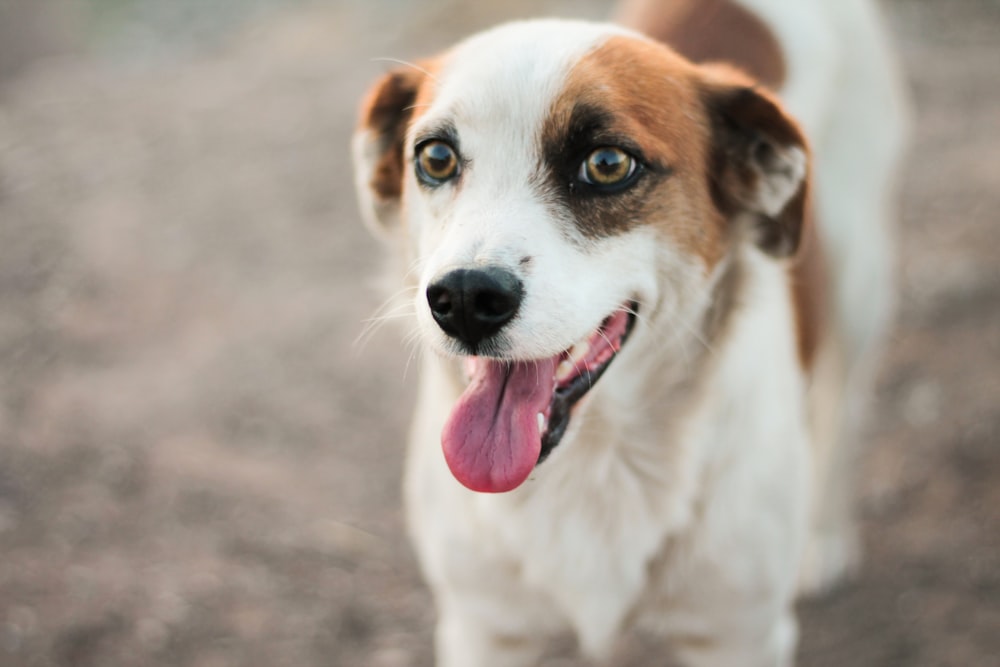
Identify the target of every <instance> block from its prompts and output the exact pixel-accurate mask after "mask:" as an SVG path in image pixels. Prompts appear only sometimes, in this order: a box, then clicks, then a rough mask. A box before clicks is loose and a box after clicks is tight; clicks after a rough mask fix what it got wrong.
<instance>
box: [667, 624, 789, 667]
mask: <svg viewBox="0 0 1000 667" xmlns="http://www.w3.org/2000/svg"><path fill="white" fill-rule="evenodd" d="M797 640H798V625H797V623H796V621H795V617H794V615H793V614H792V613H791V612H790V611H789V612H787V613H785V614H782V615H781V616H780V617H779V618H778V619H776V620H775V622H774V623H772V624H771V625H770V627H768V628H767V629H766V630H765V631H764V632H763V633H751V634H745V635H740V634H738V633H726V634H724V635H720V636H717V637H698V638H696V639H692V638H688V639H684V640H680V641H677V642H676V643H675V653H676V655H677V657H678V659H679V660H680V662H681V664H682V665H684V667H791V665H792V664H793V659H794V653H795V646H796V643H797Z"/></svg>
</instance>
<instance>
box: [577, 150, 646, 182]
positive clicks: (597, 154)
mask: <svg viewBox="0 0 1000 667" xmlns="http://www.w3.org/2000/svg"><path fill="white" fill-rule="evenodd" d="M635 168H636V162H635V159H634V158H633V157H632V156H631V155H629V154H628V153H626V152H625V151H623V150H622V149H620V148H614V147H610V146H609V147H605V148H598V149H597V150H595V151H594V152H592V153H591V154H590V155H588V156H587V159H586V160H584V162H583V164H581V165H580V174H579V176H578V178H579V179H580V180H581V181H583V182H584V183H587V184H589V185H596V186H598V187H613V186H616V185H622V184H624V183H625V182H626V181H627V180H628V178H629V177H630V176H632V174H634V173H635Z"/></svg>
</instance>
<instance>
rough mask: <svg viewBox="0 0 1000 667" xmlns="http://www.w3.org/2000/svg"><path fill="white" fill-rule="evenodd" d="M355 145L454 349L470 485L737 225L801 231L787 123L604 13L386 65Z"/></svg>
mask: <svg viewBox="0 0 1000 667" xmlns="http://www.w3.org/2000/svg"><path fill="white" fill-rule="evenodd" d="M354 149H355V161H356V166H357V180H358V186H359V192H360V197H361V200H362V208H363V212H364V213H365V215H366V217H367V219H368V221H369V222H370V223H371V224H372V225H373V226H375V227H376V228H378V229H380V230H384V231H386V232H388V233H389V234H392V235H395V236H396V237H397V238H402V239H405V244H406V246H407V247H408V249H409V253H410V257H409V259H410V260H411V261H412V276H413V277H415V280H416V283H417V285H416V286H417V290H416V302H415V306H416V316H417V321H418V326H419V328H420V335H421V337H422V339H423V340H424V341H425V342H426V343H427V345H428V346H429V347H431V348H433V349H434V350H436V351H437V352H439V353H441V354H444V355H447V356H458V357H463V358H464V367H465V369H466V372H467V374H468V377H469V387H468V388H467V390H466V391H465V393H464V394H463V395H462V397H461V399H459V401H458V404H457V405H456V406H455V408H454V411H453V412H452V416H451V418H450V419H449V421H448V424H447V425H446V427H445V431H444V433H443V436H442V441H443V444H444V448H445V455H446V458H447V460H448V463H449V465H450V467H451V469H452V471H453V472H454V473H455V475H456V477H457V478H458V479H459V481H461V482H462V483H464V484H465V485H466V486H469V487H470V488H473V489H475V490H481V491H506V490H509V489H511V488H514V487H516V486H518V485H519V484H520V483H521V482H522V481H523V480H524V479H525V478H526V477H527V475H528V474H529V473H530V471H531V469H532V468H533V467H534V466H535V465H536V463H537V462H538V461H540V460H541V459H542V458H544V457H545V456H546V455H547V454H548V453H549V452H550V451H551V449H552V448H553V447H555V445H556V444H558V442H559V441H560V439H561V438H562V436H563V434H564V433H565V431H566V428H567V426H568V424H569V419H570V415H571V411H572V409H573V408H574V406H575V405H576V403H577V402H578V401H579V399H580V398H581V397H582V396H583V395H584V394H586V393H587V391H588V390H589V389H590V387H591V386H592V385H593V383H594V382H595V381H596V379H597V378H598V377H600V375H601V374H602V373H603V372H604V370H605V369H606V368H607V367H608V365H609V364H610V363H611V362H612V360H613V359H614V357H615V356H616V355H617V354H618V352H619V351H622V350H626V349H628V348H631V347H639V345H640V338H642V337H645V338H650V339H651V338H652V337H654V336H656V335H657V331H656V330H657V326H656V325H657V323H658V322H662V321H664V320H665V319H667V320H674V323H673V324H672V325H668V328H667V331H675V330H676V329H677V328H678V326H686V327H690V326H691V325H692V323H697V321H698V317H699V314H700V313H701V312H703V311H704V310H705V309H707V308H708V306H709V304H708V300H709V299H708V296H709V295H710V294H711V292H712V285H713V282H714V281H715V280H716V279H717V278H718V275H719V272H720V267H721V266H724V265H725V264H726V262H727V258H729V257H730V256H731V254H732V252H733V249H734V247H736V246H737V245H738V244H741V243H756V244H757V245H758V246H759V247H760V248H761V249H763V250H764V251H765V252H767V253H769V254H772V255H776V256H783V255H787V254H790V253H791V252H793V251H794V250H795V248H796V246H797V244H798V238H799V233H800V225H801V221H802V214H803V207H804V201H805V187H804V183H805V172H806V163H807V161H806V152H805V147H804V142H803V140H802V137H801V135H800V133H799V132H798V130H797V129H796V127H795V126H794V124H792V123H791V122H790V121H789V120H788V119H787V118H786V117H785V116H784V114H783V113H782V112H781V110H780V109H779V107H778V106H777V105H776V104H775V102H774V101H773V100H772V99H771V98H770V97H769V96H767V95H766V94H764V93H761V92H759V91H757V90H755V89H754V88H753V86H752V85H751V84H750V83H749V82H748V81H747V80H746V79H745V78H743V77H741V76H740V75H738V74H736V73H735V72H731V71H728V70H725V69H722V68H698V67H695V66H694V65H692V64H690V63H688V62H687V61H685V60H683V59H682V58H680V57H679V56H677V55H676V54H674V53H673V52H671V51H670V50H668V49H666V48H665V47H662V46H659V45H657V44H654V43H652V42H650V41H648V40H645V39H643V38H641V37H638V36H636V35H634V34H631V33H628V32H625V31H622V30H620V29H617V28H614V27H611V26H606V25H595V24H586V23H577V22H560V21H537V22H530V23H517V24H510V25H507V26H503V27H501V28H498V29H495V30H493V31H490V32H487V33H483V34H480V35H478V36H475V37H473V38H471V39H469V40H467V41H466V42H464V43H462V44H460V45H459V46H457V47H456V48H454V49H452V50H451V51H449V52H447V53H445V54H444V55H442V56H440V57H438V58H436V59H434V60H430V61H425V62H422V63H421V64H420V65H418V66H415V67H411V68H406V69H401V70H399V71H396V72H392V73H390V74H388V75H386V76H385V77H383V79H382V80H381V81H379V82H378V84H377V85H376V86H375V88H374V89H373V90H372V92H371V93H370V95H369V96H368V99H367V100H366V102H365V103H364V105H363V108H362V114H361V124H360V127H359V130H358V133H357V135H356V137H355V146H354ZM637 322H638V323H639V324H638V326H637ZM696 326H697V325H696ZM633 328H634V329H635V331H633ZM693 335H698V334H697V331H694V332H693ZM633 340H634V341H635V343H633ZM629 352H630V353H631V350H629ZM636 353H637V354H638V353H641V350H637V351H636Z"/></svg>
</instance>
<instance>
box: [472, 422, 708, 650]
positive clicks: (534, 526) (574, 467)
mask: <svg viewBox="0 0 1000 667" xmlns="http://www.w3.org/2000/svg"><path fill="white" fill-rule="evenodd" d="M574 444H576V445H582V443H579V442H577V443H574ZM656 449H657V451H658V452H659V456H663V455H664V454H665V453H666V452H672V454H671V455H670V456H671V458H680V454H681V452H680V450H678V449H671V448H663V447H659V448H656ZM567 453H568V452H567ZM573 453H574V455H575V456H573V457H570V456H565V457H563V458H562V460H560V461H559V465H558V466H557V465H553V466H551V468H549V470H546V471H544V474H545V477H544V479H542V478H541V477H542V475H543V472H539V473H538V475H539V479H538V480H537V482H538V484H537V487H536V488H534V489H532V491H531V493H528V494H525V497H524V498H522V499H520V502H516V503H515V502H511V500H512V499H509V498H502V497H495V498H484V499H483V500H484V501H485V502H483V503H482V505H481V509H482V510H483V518H484V519H485V520H486V521H488V522H489V523H490V524H491V525H492V526H493V528H494V529H495V531H496V536H497V539H498V540H500V541H501V542H502V543H503V549H504V551H506V552H507V553H508V554H510V558H512V559H515V560H517V561H518V562H517V565H518V569H519V571H520V573H521V579H522V582H523V583H524V584H525V585H526V586H528V587H530V588H532V589H536V590H540V591H543V592H544V593H545V595H546V597H548V598H549V599H551V600H553V601H554V603H555V604H556V606H557V607H558V608H559V609H560V611H561V612H562V613H563V614H565V615H566V616H567V617H568V620H569V622H570V624H571V625H572V626H573V629H574V630H575V633H576V635H577V637H579V638H580V641H581V643H582V644H583V645H584V646H583V648H584V650H585V651H587V652H588V653H592V654H600V653H601V652H602V651H604V650H605V649H606V648H607V647H608V646H610V644H611V643H612V641H613V639H614V637H615V636H616V635H617V633H618V632H619V631H620V629H621V627H622V624H623V623H624V622H625V620H626V618H627V617H628V616H629V615H630V614H631V613H632V612H633V610H634V609H635V608H636V607H637V605H638V604H639V603H640V600H641V599H642V598H643V597H644V596H646V595H647V594H648V593H649V592H650V590H649V587H650V586H651V585H655V586H658V587H664V586H666V585H667V584H668V582H669V581H670V579H671V569H672V567H673V562H672V558H671V551H672V550H673V549H672V545H673V544H674V543H675V542H676V541H677V540H678V539H679V537H678V536H679V535H680V534H681V533H683V530H684V527H685V526H686V525H687V524H688V521H689V517H690V512H691V508H690V504H691V502H690V494H689V493H688V492H689V488H688V487H689V484H688V483H687V482H686V481H685V480H684V479H683V477H687V478H689V479H690V477H691V476H690V475H688V474H687V472H688V471H686V470H685V468H686V467H687V465H686V462H681V461H678V460H673V461H671V462H670V464H669V465H668V464H667V463H668V462H666V461H660V462H659V463H660V465H655V466H652V465H650V464H651V461H648V460H645V461H637V460H635V457H637V456H639V457H642V456H646V455H650V454H648V453H646V452H643V451H642V450H641V449H638V448H633V449H632V450H630V451H623V450H622V449H621V448H614V447H595V448H594V450H592V451H591V450H588V448H586V447H584V446H578V447H576V448H575V449H574V452H573ZM553 463H554V462H553ZM649 470H659V471H664V474H665V477H664V478H662V479H659V480H653V483H652V484H651V480H650V479H649V478H648V476H646V477H642V476H641V473H640V472H639V471H645V472H648V471H649ZM653 563H658V564H659V567H658V569H657V570H656V571H655V572H651V570H650V566H651V564H653ZM651 574H653V575H655V576H654V577H651ZM659 593H660V594H663V593H665V591H659Z"/></svg>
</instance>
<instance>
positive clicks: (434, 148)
mask: <svg viewBox="0 0 1000 667" xmlns="http://www.w3.org/2000/svg"><path fill="white" fill-rule="evenodd" d="M457 174H458V155H456V154H455V149H454V148H452V147H451V146H449V145H448V144H446V143H445V142H443V141H438V140H432V141H428V142H427V143H425V144H423V145H421V146H419V147H418V148H417V176H419V177H420V179H421V180H423V181H424V182H425V183H427V184H428V185H440V184H442V183H444V182H445V181H448V180H451V179H452V178H454V177H455V176H456V175H457Z"/></svg>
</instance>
